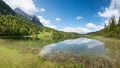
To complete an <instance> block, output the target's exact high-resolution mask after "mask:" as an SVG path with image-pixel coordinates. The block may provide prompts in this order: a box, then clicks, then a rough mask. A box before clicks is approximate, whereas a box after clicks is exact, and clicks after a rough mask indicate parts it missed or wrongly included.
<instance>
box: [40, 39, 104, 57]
mask: <svg viewBox="0 0 120 68" xmlns="http://www.w3.org/2000/svg"><path fill="white" fill-rule="evenodd" d="M105 55H106V49H105V47H104V43H102V42H100V41H97V40H94V39H89V38H78V39H68V40H65V41H62V42H58V43H53V44H50V45H47V46H44V47H43V48H42V50H41V51H40V56H41V57H43V58H44V57H45V58H46V57H51V58H52V57H53V56H56V57H58V58H59V57H60V56H64V57H66V56H77V57H80V56H89V57H93V56H95V57H102V56H105Z"/></svg>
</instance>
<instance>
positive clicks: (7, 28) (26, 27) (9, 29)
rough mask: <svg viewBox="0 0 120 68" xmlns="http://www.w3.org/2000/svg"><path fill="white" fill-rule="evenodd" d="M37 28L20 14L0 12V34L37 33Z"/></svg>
mask: <svg viewBox="0 0 120 68" xmlns="http://www.w3.org/2000/svg"><path fill="white" fill-rule="evenodd" d="M39 29H40V28H39V27H37V26H36V25H34V24H32V23H31V22H30V21H28V20H26V19H24V18H22V17H20V16H17V15H3V14H0V36H26V35H27V36H28V35H31V34H38V32H39Z"/></svg>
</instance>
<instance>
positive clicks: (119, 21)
mask: <svg viewBox="0 0 120 68" xmlns="http://www.w3.org/2000/svg"><path fill="white" fill-rule="evenodd" d="M118 25H119V26H120V17H119V19H118Z"/></svg>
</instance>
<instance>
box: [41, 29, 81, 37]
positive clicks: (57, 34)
mask: <svg viewBox="0 0 120 68" xmlns="http://www.w3.org/2000/svg"><path fill="white" fill-rule="evenodd" d="M40 31H41V32H40V34H42V33H44V32H47V33H50V37H51V38H53V39H60V38H78V37H80V36H81V35H80V34H78V33H74V32H63V31H57V30H55V29H51V28H49V27H42V28H41V30H40ZM48 36H49V34H47V36H46V38H47V37H48Z"/></svg>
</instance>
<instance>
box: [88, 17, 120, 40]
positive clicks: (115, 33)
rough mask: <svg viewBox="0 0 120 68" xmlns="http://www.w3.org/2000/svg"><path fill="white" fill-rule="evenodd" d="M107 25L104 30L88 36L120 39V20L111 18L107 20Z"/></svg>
mask: <svg viewBox="0 0 120 68" xmlns="http://www.w3.org/2000/svg"><path fill="white" fill-rule="evenodd" d="M108 23H109V24H108V25H107V26H106V25H105V27H104V29H102V30H100V31H97V32H93V33H89V34H88V35H99V36H104V37H112V38H118V39H120V18H119V20H118V21H116V19H115V18H114V17H113V18H111V19H110V20H109V22H108Z"/></svg>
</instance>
